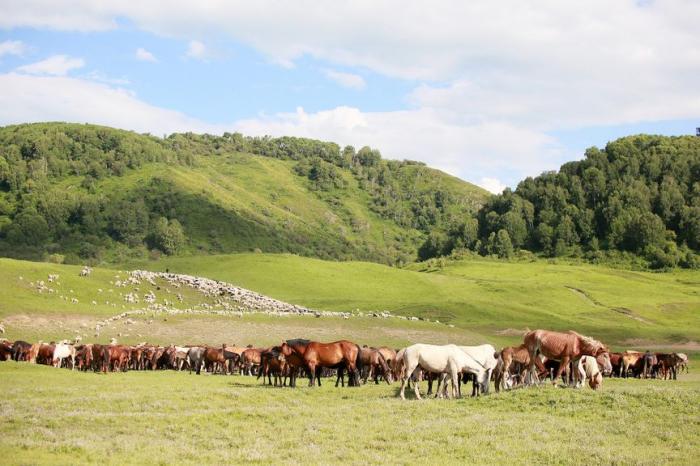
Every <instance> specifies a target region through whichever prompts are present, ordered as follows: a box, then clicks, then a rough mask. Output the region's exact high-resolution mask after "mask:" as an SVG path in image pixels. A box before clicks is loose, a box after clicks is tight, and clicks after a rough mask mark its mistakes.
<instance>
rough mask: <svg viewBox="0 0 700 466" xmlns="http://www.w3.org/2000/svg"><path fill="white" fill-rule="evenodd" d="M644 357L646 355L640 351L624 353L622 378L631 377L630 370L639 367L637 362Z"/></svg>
mask: <svg viewBox="0 0 700 466" xmlns="http://www.w3.org/2000/svg"><path fill="white" fill-rule="evenodd" d="M643 357H644V353H642V352H640V351H632V350H627V351H625V352H624V353H622V377H625V378H626V377H628V376H629V370H630V369H632V370H633V371H634V368H635V367H637V362H638V361H640V360H641V359H642V358H643Z"/></svg>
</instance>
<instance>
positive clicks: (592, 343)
mask: <svg viewBox="0 0 700 466" xmlns="http://www.w3.org/2000/svg"><path fill="white" fill-rule="evenodd" d="M569 333H570V334H572V335H575V336H576V337H578V338H580V339H581V341H582V342H583V344H584V345H585V346H588V347H590V348H596V349H599V348H605V345H604V344H603V343H602V342H600V341H598V340H596V339H595V338H593V337H589V336H586V335H581V334H580V333H577V332H575V331H573V330H569Z"/></svg>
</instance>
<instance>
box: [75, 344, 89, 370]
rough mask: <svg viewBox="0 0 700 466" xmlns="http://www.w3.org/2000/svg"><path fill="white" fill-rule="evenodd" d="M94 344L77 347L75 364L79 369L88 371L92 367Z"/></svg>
mask: <svg viewBox="0 0 700 466" xmlns="http://www.w3.org/2000/svg"><path fill="white" fill-rule="evenodd" d="M92 346H93V345H92V344H87V345H81V346H77V347H76V348H75V364H76V365H77V366H78V370H81V371H86V370H88V369H91V368H92Z"/></svg>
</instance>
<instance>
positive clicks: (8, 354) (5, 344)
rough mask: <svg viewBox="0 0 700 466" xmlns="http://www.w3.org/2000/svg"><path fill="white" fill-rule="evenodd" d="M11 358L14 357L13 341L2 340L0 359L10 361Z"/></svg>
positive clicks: (0, 342)
mask: <svg viewBox="0 0 700 466" xmlns="http://www.w3.org/2000/svg"><path fill="white" fill-rule="evenodd" d="M10 359H12V342H10V341H7V340H3V341H0V361H9V360H10Z"/></svg>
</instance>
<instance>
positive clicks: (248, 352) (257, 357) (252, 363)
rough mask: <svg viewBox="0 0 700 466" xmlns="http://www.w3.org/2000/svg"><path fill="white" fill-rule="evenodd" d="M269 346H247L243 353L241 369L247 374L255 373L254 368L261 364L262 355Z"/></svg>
mask: <svg viewBox="0 0 700 466" xmlns="http://www.w3.org/2000/svg"><path fill="white" fill-rule="evenodd" d="M267 350H268V348H246V349H245V350H244V351H243V352H242V353H241V370H242V373H244V374H246V375H253V370H254V369H255V368H257V367H259V366H260V362H261V355H262V354H263V353H264V352H265V351H267Z"/></svg>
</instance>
